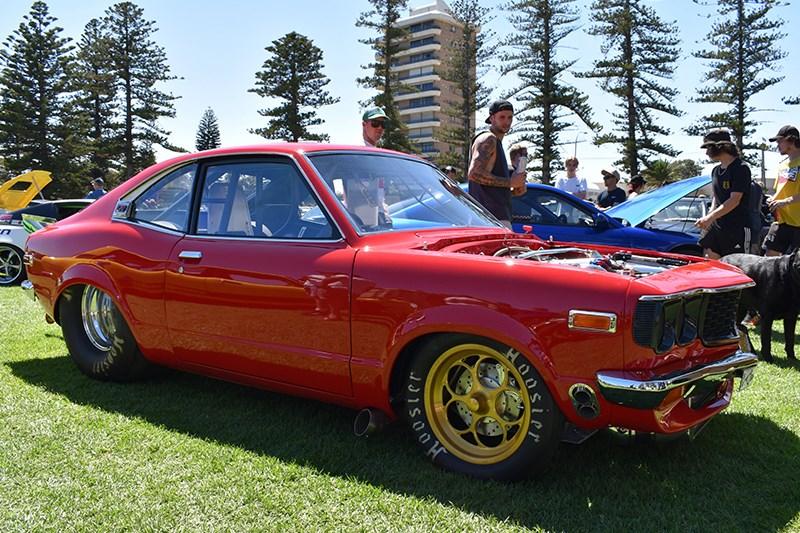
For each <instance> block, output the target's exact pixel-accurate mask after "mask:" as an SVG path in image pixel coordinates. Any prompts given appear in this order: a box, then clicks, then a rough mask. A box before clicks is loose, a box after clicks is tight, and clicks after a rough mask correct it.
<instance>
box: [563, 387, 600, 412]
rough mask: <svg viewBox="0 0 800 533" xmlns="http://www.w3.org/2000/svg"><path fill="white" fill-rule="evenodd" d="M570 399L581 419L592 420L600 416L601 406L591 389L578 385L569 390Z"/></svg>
mask: <svg viewBox="0 0 800 533" xmlns="http://www.w3.org/2000/svg"><path fill="white" fill-rule="evenodd" d="M569 399H570V400H572V407H573V408H574V409H575V411H576V412H577V413H578V415H580V416H581V418H588V419H591V418H595V417H596V416H597V415H599V414H600V405H599V404H598V403H597V396H596V395H595V393H594V391H593V390H592V388H591V387H588V386H586V385H583V384H582V383H576V384H575V385H573V386H572V387H570V388H569Z"/></svg>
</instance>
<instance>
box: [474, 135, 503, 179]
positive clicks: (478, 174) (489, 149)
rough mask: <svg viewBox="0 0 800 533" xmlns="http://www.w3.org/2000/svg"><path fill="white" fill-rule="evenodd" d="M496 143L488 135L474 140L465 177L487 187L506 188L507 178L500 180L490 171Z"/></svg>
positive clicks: (495, 154)
mask: <svg viewBox="0 0 800 533" xmlns="http://www.w3.org/2000/svg"><path fill="white" fill-rule="evenodd" d="M496 151H497V141H496V139H495V137H494V135H492V134H490V133H488V132H487V133H485V134H482V135H481V136H480V137H478V138H477V139H475V143H474V144H473V145H472V160H471V161H470V164H469V172H468V173H467V177H468V178H469V179H470V180H472V181H474V182H476V183H480V184H481V185H486V186H488V187H508V186H509V185H510V182H509V179H508V178H501V177H499V176H495V175H494V174H492V172H491V169H492V167H493V166H494V162H495V159H496V158H497V153H496Z"/></svg>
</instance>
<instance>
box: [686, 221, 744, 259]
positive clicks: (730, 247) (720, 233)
mask: <svg viewBox="0 0 800 533" xmlns="http://www.w3.org/2000/svg"><path fill="white" fill-rule="evenodd" d="M699 242H700V246H702V247H703V248H708V249H709V250H711V251H712V252H714V253H717V254H719V255H720V257H723V256H726V255H729V254H746V253H749V252H750V228H720V227H719V226H718V225H717V224H716V223H714V224H711V227H710V228H708V233H706V234H705V235H703V236H702V237H700V241H699Z"/></svg>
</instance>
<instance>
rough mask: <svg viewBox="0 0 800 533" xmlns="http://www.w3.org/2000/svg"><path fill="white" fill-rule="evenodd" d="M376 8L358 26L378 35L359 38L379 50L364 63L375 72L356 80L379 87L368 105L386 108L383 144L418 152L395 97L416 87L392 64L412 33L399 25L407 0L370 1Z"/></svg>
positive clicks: (358, 21) (368, 12) (375, 87)
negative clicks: (399, 73) (393, 67)
mask: <svg viewBox="0 0 800 533" xmlns="http://www.w3.org/2000/svg"><path fill="white" fill-rule="evenodd" d="M369 3H370V4H371V5H372V9H371V10H369V11H366V12H364V13H361V15H359V17H358V20H357V21H356V26H358V27H362V28H369V29H370V30H373V31H374V32H375V34H376V35H375V36H374V37H370V38H368V39H359V42H360V43H362V44H366V45H369V46H370V47H371V48H372V50H373V51H374V52H375V61H374V62H372V63H370V64H368V65H365V66H362V68H364V69H365V70H368V71H372V72H373V74H372V75H370V76H365V77H363V78H358V79H357V80H356V81H357V83H358V84H359V85H361V86H362V87H365V88H367V89H375V90H376V91H378V94H377V95H376V96H374V97H373V98H371V99H370V100H369V101H368V102H365V104H367V105H370V104H371V105H375V106H378V107H380V108H381V109H383V111H384V113H386V116H387V117H389V120H388V121H387V123H386V131H385V132H384V133H383V136H382V137H381V140H380V146H382V147H383V148H388V149H390V150H398V151H400V152H407V153H414V152H416V149H415V147H414V145H413V144H412V142H411V140H410V139H409V138H408V127H407V126H406V125H405V124H404V123H403V121H402V120H401V119H400V109H399V108H398V106H397V103H395V96H396V95H397V94H398V92H400V91H410V90H413V89H412V88H411V87H410V86H408V85H406V84H403V83H402V82H401V81H400V80H399V79H398V76H397V74H396V73H394V72H392V65H394V64H395V62H397V61H398V54H399V53H400V52H401V51H402V49H401V48H400V44H399V42H400V41H401V40H402V39H404V38H405V37H406V36H407V34H408V32H407V30H405V29H403V28H398V27H397V21H398V20H399V19H400V11H401V10H402V9H405V8H406V6H407V4H408V2H407V0H369Z"/></svg>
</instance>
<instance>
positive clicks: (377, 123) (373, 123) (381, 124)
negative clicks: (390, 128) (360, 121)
mask: <svg viewBox="0 0 800 533" xmlns="http://www.w3.org/2000/svg"><path fill="white" fill-rule="evenodd" d="M369 125H370V126H372V127H373V128H381V129H384V128H386V124H385V123H384V122H383V121H382V120H370V121H369Z"/></svg>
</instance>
